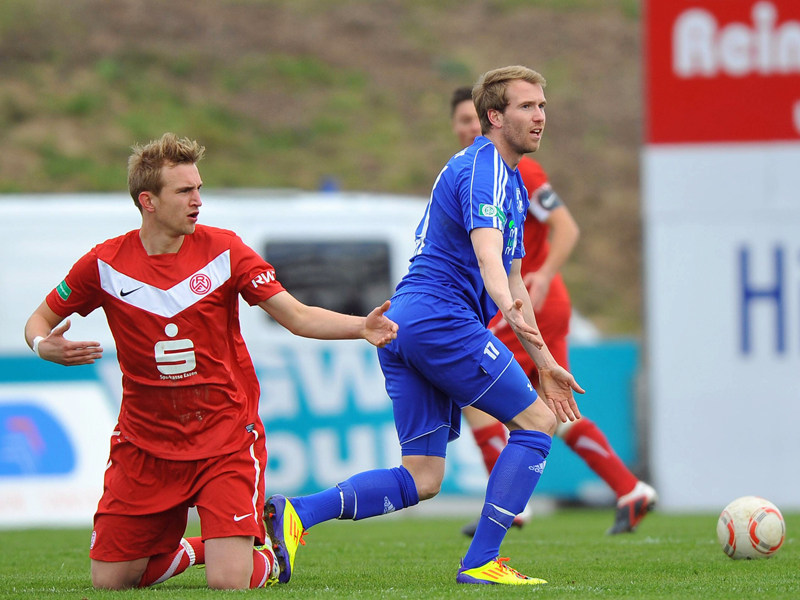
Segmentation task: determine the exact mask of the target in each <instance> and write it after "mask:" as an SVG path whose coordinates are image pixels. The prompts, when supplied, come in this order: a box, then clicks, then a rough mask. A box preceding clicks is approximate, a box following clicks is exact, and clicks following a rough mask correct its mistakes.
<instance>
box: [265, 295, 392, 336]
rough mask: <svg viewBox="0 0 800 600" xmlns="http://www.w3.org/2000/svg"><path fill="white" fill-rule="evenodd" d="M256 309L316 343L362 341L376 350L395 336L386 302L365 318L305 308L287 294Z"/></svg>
mask: <svg viewBox="0 0 800 600" xmlns="http://www.w3.org/2000/svg"><path fill="white" fill-rule="evenodd" d="M259 306H260V307H261V308H262V309H264V310H265V311H266V312H267V313H268V314H269V315H270V316H271V317H272V318H273V319H275V320H276V321H277V322H278V323H280V324H281V325H282V326H283V327H285V328H286V329H288V330H289V331H291V332H292V333H293V334H295V335H299V336H301V337H307V338H315V339H318V340H354V339H365V340H367V341H368V342H369V343H370V344H372V345H374V346H378V347H379V348H380V347H383V346H385V345H386V344H388V343H389V342H391V341H392V340H393V339H395V338H396V337H397V323H395V322H394V321H392V320H391V319H389V318H388V317H386V315H385V314H384V313H386V311H387V310H389V306H390V303H389V301H388V300H387V301H386V302H384V303H383V304H382V305H381V306H379V307H377V308H375V309H374V310H373V311H372V312H371V313H369V315H367V316H366V317H357V316H353V315H345V314H342V313H337V312H334V311H332V310H327V309H325V308H320V307H318V306H308V305H306V304H303V303H302V302H300V301H299V300H297V299H296V298H295V297H294V296H292V295H291V294H290V293H289V292H286V291H283V292H279V293H277V294H275V295H274V296H272V297H271V298H269V299H268V300H264V301H263V302H260V303H259Z"/></svg>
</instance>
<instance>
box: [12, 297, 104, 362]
mask: <svg viewBox="0 0 800 600" xmlns="http://www.w3.org/2000/svg"><path fill="white" fill-rule="evenodd" d="M63 320H64V319H63V317H61V316H60V315H57V314H56V313H54V312H53V310H52V309H51V308H50V307H49V306H48V305H47V302H42V303H41V304H40V305H39V307H38V308H37V309H36V310H35V311H33V314H32V315H31V316H30V318H29V319H28V322H27V323H25V341H26V342H27V343H28V346H30V348H31V349H32V350H34V351H35V352H36V353H37V354H38V355H39V357H41V358H43V359H44V360H49V361H50V362H54V363H57V364H59V365H65V366H68V367H71V366H75V365H90V364H93V363H94V361H96V360H100V359H101V358H102V357H103V348H102V347H101V346H100V342H90V341H81V342H74V341H70V340H68V339H67V338H65V337H64V333H66V332H67V330H69V328H70V321H69V319H67V320H66V321H64V323H61V321H63ZM60 323H61V324H60ZM37 338H40V339H38V341H37ZM34 344H35V346H36V347H35V348H34Z"/></svg>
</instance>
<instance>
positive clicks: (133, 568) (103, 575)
mask: <svg viewBox="0 0 800 600" xmlns="http://www.w3.org/2000/svg"><path fill="white" fill-rule="evenodd" d="M146 568H147V559H146V558H145V559H140V560H134V561H123V562H105V561H101V560H92V567H91V570H92V587H94V588H96V589H99V590H127V589H130V588H134V587H137V586H138V585H139V581H140V580H141V579H142V575H143V574H144V571H145V569H146Z"/></svg>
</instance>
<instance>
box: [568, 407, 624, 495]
mask: <svg viewBox="0 0 800 600" xmlns="http://www.w3.org/2000/svg"><path fill="white" fill-rule="evenodd" d="M564 442H566V444H567V446H569V447H570V448H572V450H573V451H574V452H575V453H576V454H577V455H578V456H580V457H581V458H582V459H583V460H584V461H586V464H587V465H589V467H591V469H592V471H594V472H595V473H597V474H598V475H599V476H600V477H602V479H603V481H605V482H606V483H607V484H608V485H609V487H611V489H612V490H614V493H615V494H616V495H617V498H619V497H620V496H624V495H625V494H627V493H628V492H630V491H631V490H633V488H634V486H636V482H637V481H638V479H637V478H636V476H635V475H634V474H633V473H631V472H630V470H629V469H628V467H626V466H625V463H623V462H622V460H621V459H620V457H619V456H617V453H616V452H614V450H613V449H612V448H611V445H610V444H609V443H608V440H607V439H606V436H605V435H603V432H602V431H600V429H599V428H598V427H597V425H595V424H594V421H590V420H589V419H587V418H586V417H583V418H581V419H580V420H579V421H576V422H575V424H574V425H573V426H572V427H571V428H570V430H569V431H568V432H567V434H566V435H565V436H564Z"/></svg>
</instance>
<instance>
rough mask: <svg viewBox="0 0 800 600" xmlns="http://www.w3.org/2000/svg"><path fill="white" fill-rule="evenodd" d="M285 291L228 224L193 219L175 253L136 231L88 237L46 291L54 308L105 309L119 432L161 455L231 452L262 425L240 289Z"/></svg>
mask: <svg viewBox="0 0 800 600" xmlns="http://www.w3.org/2000/svg"><path fill="white" fill-rule="evenodd" d="M282 291H284V288H283V286H282V285H281V284H280V283H279V282H278V281H277V279H276V277H275V271H274V269H273V268H272V266H271V265H269V264H268V263H267V262H266V261H265V260H264V259H263V258H261V257H260V256H259V255H258V254H257V253H256V252H254V251H253V250H252V249H251V248H249V247H248V246H246V245H245V244H244V243H243V242H242V240H241V239H240V238H239V237H238V236H237V235H236V234H234V233H233V232H230V231H226V230H222V229H217V228H214V227H207V226H202V225H198V226H197V227H196V228H195V232H194V233H193V234H191V235H187V236H185V237H184V240H183V243H182V245H181V248H180V250H179V251H178V252H176V253H173V254H159V255H152V256H150V255H148V254H147V252H146V251H145V249H144V246H143V245H142V243H141V240H140V239H139V232H138V231H131V232H129V233H127V234H125V235H123V236H120V237H117V238H113V239H111V240H107V241H105V242H103V243H102V244H99V245H97V246H95V247H94V248H93V249H92V250H91V251H90V252H88V253H87V254H86V255H84V256H83V257H82V258H81V259H79V260H78V262H76V263H75V265H74V266H73V267H72V269H71V270H70V272H69V274H68V275H67V277H66V278H65V280H64V281H63V282H62V283H61V284H60V285H59V286H58V287H57V288H56V289H54V290H53V291H52V292H51V293H50V294H49V295H48V296H47V303H48V305H49V306H50V308H51V309H52V310H53V311H54V312H56V313H57V314H59V315H61V316H64V317H67V316H69V315H70V314H72V313H74V312H77V313H79V314H81V315H84V316H85V315H87V314H89V313H90V312H92V311H93V310H94V309H96V308H102V309H103V310H104V311H105V313H106V318H107V319H108V324H109V327H110V328H111V333H112V334H113V336H114V340H115V342H116V346H117V358H118V360H119V363H120V368H121V369H122V373H123V398H122V406H121V408H120V416H119V428H120V431H121V435H122V436H123V437H124V438H125V439H127V440H129V441H131V442H133V443H134V444H136V445H137V446H139V447H141V448H142V449H144V450H147V451H148V452H150V453H152V454H154V455H156V456H160V457H161V458H169V459H181V460H191V459H199V458H206V457H209V456H218V455H220V454H225V453H228V452H232V451H234V450H237V449H239V448H240V447H242V444H244V443H249V441H251V440H252V437H251V436H250V435H249V433H248V428H250V430H252V429H256V430H259V431H261V430H262V429H263V425H262V424H261V420H260V419H259V416H258V401H259V395H260V389H259V385H258V380H257V378H256V374H255V369H254V368H253V363H252V361H251V359H250V355H249V353H248V352H247V348H246V346H245V343H244V339H243V338H242V335H241V332H240V328H239V295H241V296H242V297H243V298H244V299H245V300H246V301H247V302H248V303H249V304H251V305H253V304H257V303H259V302H262V301H264V300H267V299H268V298H270V297H272V296H273V295H275V294H277V293H279V292H282Z"/></svg>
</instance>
